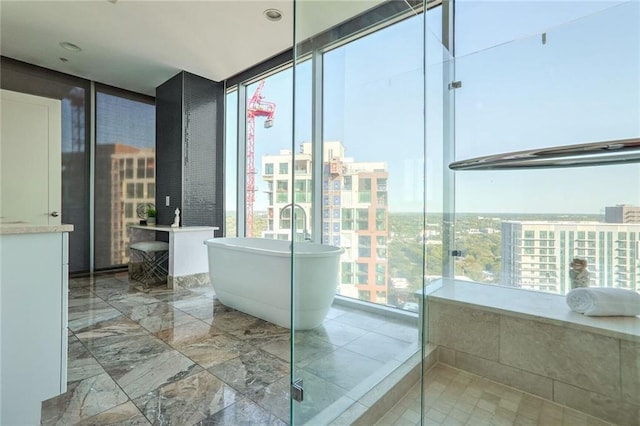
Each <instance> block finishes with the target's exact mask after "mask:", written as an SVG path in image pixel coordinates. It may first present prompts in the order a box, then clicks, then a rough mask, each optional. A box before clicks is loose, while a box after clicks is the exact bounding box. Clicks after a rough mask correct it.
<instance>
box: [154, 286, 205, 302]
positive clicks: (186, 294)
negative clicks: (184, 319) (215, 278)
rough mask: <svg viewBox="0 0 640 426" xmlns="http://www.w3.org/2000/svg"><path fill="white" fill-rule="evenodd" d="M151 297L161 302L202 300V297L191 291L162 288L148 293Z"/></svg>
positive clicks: (155, 288) (156, 288)
mask: <svg viewBox="0 0 640 426" xmlns="http://www.w3.org/2000/svg"><path fill="white" fill-rule="evenodd" d="M147 294H148V295H149V296H153V297H154V298H156V299H157V300H159V301H161V302H167V303H171V302H178V301H181V300H189V299H196V298H200V296H199V295H198V294H196V293H194V292H192V291H190V290H186V289H182V288H179V289H167V288H162V287H154V288H152V289H150V290H149V292H148V293H147Z"/></svg>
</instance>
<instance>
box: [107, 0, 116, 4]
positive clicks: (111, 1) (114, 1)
mask: <svg viewBox="0 0 640 426" xmlns="http://www.w3.org/2000/svg"><path fill="white" fill-rule="evenodd" d="M107 1H108V2H109V3H112V4H116V3H117V2H118V0H107Z"/></svg>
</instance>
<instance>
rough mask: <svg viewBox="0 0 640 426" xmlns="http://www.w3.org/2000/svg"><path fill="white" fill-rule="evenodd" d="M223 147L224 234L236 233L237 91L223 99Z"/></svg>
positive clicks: (227, 235) (231, 235) (229, 93)
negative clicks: (224, 112) (224, 111)
mask: <svg viewBox="0 0 640 426" xmlns="http://www.w3.org/2000/svg"><path fill="white" fill-rule="evenodd" d="M225 110H226V114H225V138H224V139H225V149H224V176H225V178H224V179H225V180H224V193H225V194H224V196H225V212H224V217H225V226H224V231H225V236H226V237H235V236H236V235H237V229H238V228H237V210H238V206H237V202H238V196H239V194H238V185H237V183H238V180H237V174H238V91H237V90H232V91H230V92H228V93H227V95H226V99H225Z"/></svg>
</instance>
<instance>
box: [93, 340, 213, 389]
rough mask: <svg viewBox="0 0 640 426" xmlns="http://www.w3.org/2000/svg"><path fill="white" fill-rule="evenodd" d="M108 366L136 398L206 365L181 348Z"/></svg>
mask: <svg viewBox="0 0 640 426" xmlns="http://www.w3.org/2000/svg"><path fill="white" fill-rule="evenodd" d="M105 370H106V371H107V372H108V373H109V374H110V375H111V376H112V377H113V379H114V380H115V381H116V382H117V383H118V385H120V387H122V390H124V391H125V392H126V394H127V395H128V396H129V398H131V399H133V398H137V397H139V396H140V395H143V394H145V393H147V392H150V391H152V390H154V389H156V388H158V387H160V386H162V385H164V384H166V383H171V382H174V381H176V380H180V379H181V378H183V377H187V376H189V375H191V374H194V373H197V372H199V371H202V367H200V366H198V365H197V364H195V363H194V362H193V361H192V360H190V359H189V358H187V357H186V356H184V355H183V354H181V353H180V352H178V351H174V350H168V351H165V352H162V353H159V354H157V355H154V356H152V357H141V359H137V360H134V361H132V360H128V361H125V362H118V361H114V362H111V365H105Z"/></svg>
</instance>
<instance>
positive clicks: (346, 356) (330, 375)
mask: <svg viewBox="0 0 640 426" xmlns="http://www.w3.org/2000/svg"><path fill="white" fill-rule="evenodd" d="M383 365H384V363H382V362H380V361H377V360H375V359H372V358H368V357H365V356H362V355H360V354H357V353H355V352H351V351H348V350H346V349H337V350H335V351H334V352H331V353H330V354H327V355H326V356H323V357H322V358H318V359H315V360H312V361H311V362H309V363H306V364H305V363H304V362H303V363H301V364H300V367H301V368H303V369H304V370H306V371H309V372H310V373H313V374H315V375H316V376H318V377H320V378H322V379H324V380H326V381H328V382H330V383H333V384H334V385H337V386H340V387H341V388H343V389H347V390H350V389H352V388H354V387H355V386H357V385H358V384H359V383H360V382H362V381H363V380H364V379H365V378H367V377H369V375H370V374H372V373H373V372H376V371H379V370H380V368H381V367H382V366H383Z"/></svg>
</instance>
